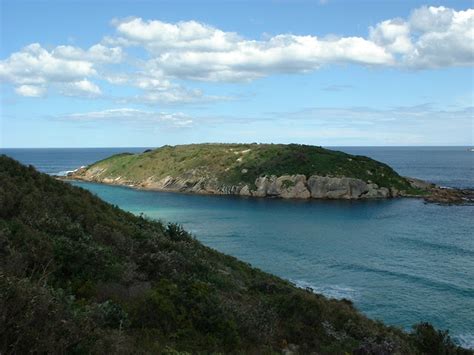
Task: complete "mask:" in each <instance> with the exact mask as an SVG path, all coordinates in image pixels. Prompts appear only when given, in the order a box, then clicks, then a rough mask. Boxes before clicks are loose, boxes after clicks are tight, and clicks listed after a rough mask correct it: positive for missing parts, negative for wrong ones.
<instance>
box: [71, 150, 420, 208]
mask: <svg viewBox="0 0 474 355" xmlns="http://www.w3.org/2000/svg"><path fill="white" fill-rule="evenodd" d="M70 177H72V178H75V179H83V180H87V181H97V182H104V183H110V184H121V185H128V186H135V187H141V188H149V189H157V190H168V191H181V192H193V193H210V194H234V195H244V196H258V197H265V196H272V197H282V198H329V199H360V198H387V197H394V196H399V195H407V194H414V193H419V192H420V191H419V190H417V189H415V188H413V187H412V185H411V183H410V182H409V181H408V180H407V179H405V178H403V177H401V176H399V175H398V174H397V173H396V172H395V171H394V170H393V169H391V168H390V167H389V166H387V165H385V164H382V163H379V162H377V161H375V160H373V159H370V158H367V157H363V156H354V155H350V154H346V153H343V152H338V151H332V150H328V149H324V148H321V147H315V146H307V145H296V144H290V145H283V144H192V145H181V146H174V147H171V146H164V147H161V148H158V149H155V150H148V151H146V152H144V153H142V154H118V155H114V156H112V157H110V158H108V159H105V160H102V161H99V162H97V163H95V164H92V165H90V166H88V167H86V168H83V169H80V170H78V171H76V172H75V173H73V174H72V175H71V176H70Z"/></svg>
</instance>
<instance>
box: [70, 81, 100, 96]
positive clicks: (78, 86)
mask: <svg viewBox="0 0 474 355" xmlns="http://www.w3.org/2000/svg"><path fill="white" fill-rule="evenodd" d="M61 92H62V93H63V94H64V95H66V96H83V97H97V96H100V95H102V91H101V90H100V88H99V87H98V86H97V85H96V84H94V83H93V82H91V81H89V80H87V79H83V80H80V81H74V82H71V83H67V84H66V85H64V86H63V88H62V90H61Z"/></svg>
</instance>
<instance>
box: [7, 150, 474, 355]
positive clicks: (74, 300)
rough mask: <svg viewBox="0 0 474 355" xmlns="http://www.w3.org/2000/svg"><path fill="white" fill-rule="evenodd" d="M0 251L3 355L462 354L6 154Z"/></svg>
mask: <svg viewBox="0 0 474 355" xmlns="http://www.w3.org/2000/svg"><path fill="white" fill-rule="evenodd" d="M130 158H133V156H123V157H122V158H121V159H130ZM0 256H1V257H0V353H2V354H13V353H20V354H21V353H29V352H31V353H73V354H74V353H77V354H81V353H97V354H111V353H123V354H130V353H169V354H171V353H176V351H182V352H190V353H197V352H201V353H212V352H214V353H215V352H221V353H229V352H233V353H259V354H261V353H268V354H270V353H277V352H279V351H281V350H282V349H285V348H287V347H289V348H291V349H293V350H295V351H296V352H299V353H310V352H311V351H316V352H318V353H338V354H343V353H351V352H355V353H357V354H371V353H372V354H387V353H400V354H408V353H410V354H417V353H420V354H421V353H425V354H462V353H466V354H468V353H470V352H468V351H466V350H463V349H460V348H458V347H456V346H455V345H453V343H452V342H451V340H450V339H449V337H448V336H447V335H446V334H445V333H443V332H438V331H436V330H434V329H433V328H432V327H431V326H429V325H427V324H421V325H419V326H417V327H416V328H415V332H414V333H413V334H406V333H404V332H402V331H401V330H399V329H397V328H394V327H388V326H385V325H383V324H382V323H380V322H376V321H372V320H370V319H368V318H366V317H365V316H363V315H361V314H360V313H359V312H358V311H357V310H355V309H354V307H353V306H352V304H351V302H349V301H336V300H328V299H326V298H325V297H323V296H320V295H316V294H313V293H311V292H309V291H305V290H301V289H298V288H295V287H294V286H292V285H291V284H290V283H288V282H286V281H284V280H281V279H279V278H277V277H275V276H272V275H269V274H266V273H264V272H262V271H259V270H257V269H254V268H252V267H250V266H249V265H248V264H245V263H243V262H240V261H238V260H237V259H235V258H233V257H230V256H226V255H223V254H221V253H219V252H217V251H215V250H212V249H210V248H207V247H205V246H203V245H201V244H200V243H199V242H198V241H196V240H195V239H193V238H192V236H190V235H189V234H188V233H187V232H185V231H184V230H183V229H182V228H181V227H179V226H177V225H174V224H169V225H164V224H162V223H159V222H155V221H149V220H146V219H144V218H143V217H138V216H134V215H132V214H130V213H127V212H124V211H122V210H120V209H119V208H117V207H115V206H112V205H109V204H107V203H105V202H103V201H102V200H100V199H99V198H97V197H95V196H93V195H92V194H91V193H89V192H88V191H85V190H83V189H80V188H77V187H73V186H71V185H69V184H67V183H64V182H61V181H57V180H54V179H53V178H51V177H49V176H47V175H45V174H41V173H38V172H37V171H35V169H34V168H32V167H24V166H22V165H20V164H19V163H17V162H16V161H14V160H12V159H9V158H7V157H5V156H1V157H0ZM420 302H422V300H420Z"/></svg>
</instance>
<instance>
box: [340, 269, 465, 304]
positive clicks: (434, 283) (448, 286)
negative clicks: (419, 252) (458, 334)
mask: <svg viewBox="0 0 474 355" xmlns="http://www.w3.org/2000/svg"><path fill="white" fill-rule="evenodd" d="M336 267H338V268H340V269H343V270H352V271H353V270H356V271H361V272H366V273H373V274H378V275H381V276H388V277H393V278H397V279H401V280H408V281H410V282H413V283H416V284H422V285H425V286H427V287H430V288H433V289H436V290H439V291H445V292H456V293H458V294H460V295H462V296H465V297H474V288H472V287H462V286H458V285H455V284H452V283H449V282H446V281H441V280H433V279H430V278H427V277H424V276H420V275H413V274H408V273H405V272H400V271H392V270H386V269H381V268H376V267H370V266H364V265H358V264H345V265H337V266H336Z"/></svg>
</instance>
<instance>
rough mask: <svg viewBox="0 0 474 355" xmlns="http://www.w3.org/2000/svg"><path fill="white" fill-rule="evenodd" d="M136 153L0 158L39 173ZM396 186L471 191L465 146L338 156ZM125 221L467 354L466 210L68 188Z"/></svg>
mask: <svg viewBox="0 0 474 355" xmlns="http://www.w3.org/2000/svg"><path fill="white" fill-rule="evenodd" d="M144 149H145V148H89V149H0V154H6V155H8V156H11V157H13V158H15V159H17V160H19V161H20V162H22V163H25V164H31V165H33V166H35V167H36V168H37V169H38V170H40V171H43V172H46V173H49V174H64V173H65V172H67V171H70V170H73V169H76V168H78V167H80V166H83V165H87V164H90V163H92V162H94V161H97V160H99V159H102V158H105V157H107V156H110V155H112V154H115V153H119V152H125V151H126V152H132V153H134V152H141V151H143V150H144ZM331 149H338V150H342V151H345V152H348V153H351V154H359V155H367V156H369V157H371V158H374V159H377V160H379V161H382V162H384V163H387V164H389V165H390V166H392V167H393V168H394V169H395V170H396V171H398V172H399V173H400V174H401V175H405V176H411V177H416V178H421V179H425V180H429V181H432V182H434V183H437V184H439V185H442V186H446V187H464V188H474V152H470V151H468V147H338V148H334V147H331ZM73 184H74V185H77V186H81V187H83V188H85V189H88V190H90V191H92V192H93V193H95V194H97V195H98V196H99V197H101V198H102V199H104V200H106V201H108V202H110V203H113V204H116V205H118V206H119V207H121V208H123V209H125V210H128V211H131V212H133V213H144V214H145V215H147V216H149V217H151V218H156V219H162V220H165V221H173V222H178V223H181V224H182V225H183V226H184V227H185V228H186V229H187V230H189V231H191V232H192V233H193V234H194V235H195V236H196V238H198V239H199V240H200V241H202V242H203V243H204V244H206V245H208V246H210V247H213V248H215V249H217V250H219V251H222V252H225V253H227V254H231V255H233V256H236V257H238V258H240V259H242V260H244V261H247V262H249V263H251V264H252V265H253V266H256V267H258V268H260V269H263V270H265V271H268V272H271V273H273V274H276V275H278V276H281V277H283V278H286V279H289V280H291V281H292V282H294V283H295V284H297V285H299V286H301V287H311V288H313V289H314V290H315V291H316V292H319V293H323V294H325V295H326V296H328V297H334V298H348V299H351V300H352V301H353V302H354V304H355V305H356V307H357V308H358V309H360V310H361V311H362V312H363V313H365V314H367V315H368V316H370V317H372V318H376V319H380V320H383V321H384V322H386V323H388V324H392V325H397V326H400V327H403V328H405V329H409V328H410V327H411V325H412V324H414V323H417V322H421V321H428V322H431V323H433V324H434V325H435V326H437V327H439V328H442V329H449V331H450V334H451V336H452V337H453V338H454V339H455V340H456V341H457V342H458V343H459V344H461V345H463V346H465V347H471V348H474V206H473V205H466V206H441V205H436V204H426V203H424V202H423V201H421V200H417V199H393V200H383V201H288V200H276V199H252V198H238V197H223V196H198V195H188V194H176V193H165V192H152V191H139V190H133V189H129V188H126V187H116V186H106V185H99V184H92V183H85V182H74V183H73Z"/></svg>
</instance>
